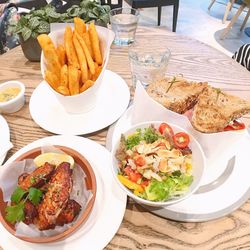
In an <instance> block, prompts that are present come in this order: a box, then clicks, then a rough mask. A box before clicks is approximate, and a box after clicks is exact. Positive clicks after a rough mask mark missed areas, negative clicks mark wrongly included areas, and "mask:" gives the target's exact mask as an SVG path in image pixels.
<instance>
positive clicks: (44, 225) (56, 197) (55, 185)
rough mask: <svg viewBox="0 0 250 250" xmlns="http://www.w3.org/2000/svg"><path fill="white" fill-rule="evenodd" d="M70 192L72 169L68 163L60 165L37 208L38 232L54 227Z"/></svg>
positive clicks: (36, 222)
mask: <svg viewBox="0 0 250 250" xmlns="http://www.w3.org/2000/svg"><path fill="white" fill-rule="evenodd" d="M71 190H72V169H70V164H69V163H68V162H63V163H61V164H60V165H59V166H58V167H57V168H56V170H55V172H54V174H53V176H52V177H51V179H50V181H49V183H48V191H47V192H46V193H45V195H44V199H43V200H42V202H41V203H40V204H39V206H38V218H37V220H36V221H35V224H36V225H37V227H38V229H39V230H47V229H51V228H54V227H55V224H56V219H57V217H58V216H59V214H60V213H61V212H62V210H63V209H64V208H65V207H66V205H67V202H68V200H69V196H70V193H71Z"/></svg>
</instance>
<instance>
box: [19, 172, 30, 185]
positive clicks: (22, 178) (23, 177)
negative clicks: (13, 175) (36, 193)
mask: <svg viewBox="0 0 250 250" xmlns="http://www.w3.org/2000/svg"><path fill="white" fill-rule="evenodd" d="M28 175H29V174H28V173H23V174H21V175H20V176H19V177H18V180H17V183H18V186H20V185H21V183H22V182H23V181H24V179H25V178H26V177H27V176H28Z"/></svg>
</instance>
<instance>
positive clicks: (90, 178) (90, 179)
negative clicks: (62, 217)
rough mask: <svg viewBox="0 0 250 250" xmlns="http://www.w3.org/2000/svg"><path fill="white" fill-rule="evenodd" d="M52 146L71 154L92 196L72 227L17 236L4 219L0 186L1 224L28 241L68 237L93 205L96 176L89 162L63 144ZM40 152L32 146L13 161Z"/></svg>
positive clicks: (85, 217) (50, 240) (4, 206)
mask: <svg viewBox="0 0 250 250" xmlns="http://www.w3.org/2000/svg"><path fill="white" fill-rule="evenodd" d="M54 147H56V148H58V149H60V150H62V151H64V152H65V153H66V154H68V155H70V156H72V157H73V158H74V160H75V163H77V164H78V165H79V166H80V167H81V168H82V170H83V171H84V173H85V174H86V178H85V182H86V186H87V189H88V190H91V191H92V194H93V195H92V197H91V200H90V201H89V202H88V204H87V207H86V208H85V210H84V211H83V212H82V213H81V214H80V215H79V216H78V217H77V218H76V221H75V223H74V224H73V226H72V227H70V228H68V229H67V230H65V231H64V232H62V233H59V234H57V235H53V236H49V237H28V236H17V235H15V226H14V225H13V224H11V223H9V222H8V221H6V220H5V214H6V213H5V208H6V206H7V203H6V202H4V201H3V193H2V189H1V188H0V222H1V223H2V224H3V226H4V227H5V228H6V229H7V230H8V231H9V232H10V233H11V234H12V235H14V236H15V237H17V238H19V239H22V240H25V241H28V242H33V243H48V242H53V241H58V240H62V239H64V238H65V237H68V236H69V235H70V234H72V233H73V232H74V231H75V230H77V229H78V228H79V227H80V226H81V225H82V224H83V223H84V222H86V220H87V218H88V216H89V215H90V213H91V211H92V208H93V206H94V202H95V198H96V188H97V186H96V178H95V174H94V171H93V169H92V167H91V166H90V164H89V162H88V161H87V160H86V159H85V158H84V157H83V156H82V155H81V154H80V153H78V152H77V151H75V150H73V149H71V148H68V147H64V146H58V145H54ZM40 154H41V148H40V147H39V148H34V149H32V150H29V151H28V152H26V153H24V154H22V155H21V156H19V157H18V158H17V159H15V161H22V160H24V159H34V158H35V157H37V156H38V155H40Z"/></svg>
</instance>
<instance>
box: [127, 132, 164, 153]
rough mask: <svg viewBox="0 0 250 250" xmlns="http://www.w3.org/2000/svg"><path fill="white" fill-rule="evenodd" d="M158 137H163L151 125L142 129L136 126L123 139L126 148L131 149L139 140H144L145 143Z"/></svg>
mask: <svg viewBox="0 0 250 250" xmlns="http://www.w3.org/2000/svg"><path fill="white" fill-rule="evenodd" d="M160 138H164V137H163V136H162V135H161V134H160V133H158V132H157V130H156V129H154V128H153V127H149V128H144V129H143V130H142V129H140V128H138V129H137V130H136V132H135V133H134V134H132V135H130V136H128V137H127V139H126V141H125V145H126V149H132V148H133V147H134V146H136V145H138V144H139V143H140V142H141V141H146V143H153V142H155V141H157V140H158V139H160Z"/></svg>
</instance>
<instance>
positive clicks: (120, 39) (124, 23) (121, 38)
mask: <svg viewBox="0 0 250 250" xmlns="http://www.w3.org/2000/svg"><path fill="white" fill-rule="evenodd" d="M138 20H139V11H138V10H136V9H133V8H117V9H113V10H111V11H110V22H111V28H112V30H113V31H114V33H115V39H114V42H113V43H114V44H116V45H129V44H131V43H133V42H134V40H135V32H136V28H137V24H138Z"/></svg>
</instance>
